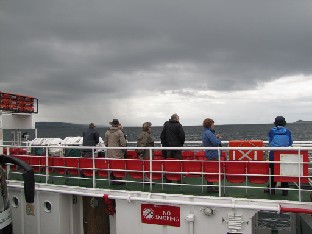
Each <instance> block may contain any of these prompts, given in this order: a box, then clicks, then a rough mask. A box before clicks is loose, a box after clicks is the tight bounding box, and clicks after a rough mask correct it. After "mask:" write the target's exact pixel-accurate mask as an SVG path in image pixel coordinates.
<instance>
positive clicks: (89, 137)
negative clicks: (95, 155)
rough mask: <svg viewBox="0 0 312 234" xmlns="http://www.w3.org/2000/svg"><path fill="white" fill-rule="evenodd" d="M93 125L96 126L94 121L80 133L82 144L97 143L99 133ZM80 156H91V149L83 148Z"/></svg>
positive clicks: (92, 144) (94, 144) (91, 144)
mask: <svg viewBox="0 0 312 234" xmlns="http://www.w3.org/2000/svg"><path fill="white" fill-rule="evenodd" d="M95 127H96V126H95V124H94V123H90V124H89V128H88V129H86V130H85V131H84V132H83V133H82V137H83V141H82V145H83V146H96V145H97V144H98V143H99V133H98V131H97V130H96V129H95ZM82 156H83V157H92V149H83V150H82Z"/></svg>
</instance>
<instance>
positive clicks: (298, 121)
mask: <svg viewBox="0 0 312 234" xmlns="http://www.w3.org/2000/svg"><path fill="white" fill-rule="evenodd" d="M294 123H312V121H306V120H297V121H296V122H294Z"/></svg>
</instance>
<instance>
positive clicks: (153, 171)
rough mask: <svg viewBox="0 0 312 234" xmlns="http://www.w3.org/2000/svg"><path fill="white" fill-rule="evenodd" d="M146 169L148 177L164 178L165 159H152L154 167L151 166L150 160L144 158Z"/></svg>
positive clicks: (154, 178) (153, 178)
mask: <svg viewBox="0 0 312 234" xmlns="http://www.w3.org/2000/svg"><path fill="white" fill-rule="evenodd" d="M144 171H145V173H146V176H147V178H148V179H152V180H162V178H163V176H162V171H163V161H162V160H152V168H151V167H150V160H144Z"/></svg>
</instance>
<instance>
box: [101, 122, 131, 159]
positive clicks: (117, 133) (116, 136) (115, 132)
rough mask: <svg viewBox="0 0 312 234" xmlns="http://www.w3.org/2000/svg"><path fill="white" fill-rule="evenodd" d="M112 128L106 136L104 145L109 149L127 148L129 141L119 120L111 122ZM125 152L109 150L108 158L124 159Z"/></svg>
mask: <svg viewBox="0 0 312 234" xmlns="http://www.w3.org/2000/svg"><path fill="white" fill-rule="evenodd" d="M109 124H110V125H112V127H110V128H109V129H107V131H106V132H105V136H104V144H105V146H107V147H125V146H127V141H126V138H125V135H124V133H123V131H122V127H121V124H120V123H119V121H118V119H113V121H112V122H109ZM124 155H125V150H123V149H108V150H107V157H108V158H124Z"/></svg>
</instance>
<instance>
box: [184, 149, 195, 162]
mask: <svg viewBox="0 0 312 234" xmlns="http://www.w3.org/2000/svg"><path fill="white" fill-rule="evenodd" d="M181 154H182V159H183V160H193V159H194V156H195V154H194V151H191V150H183V151H182V153H181Z"/></svg>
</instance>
